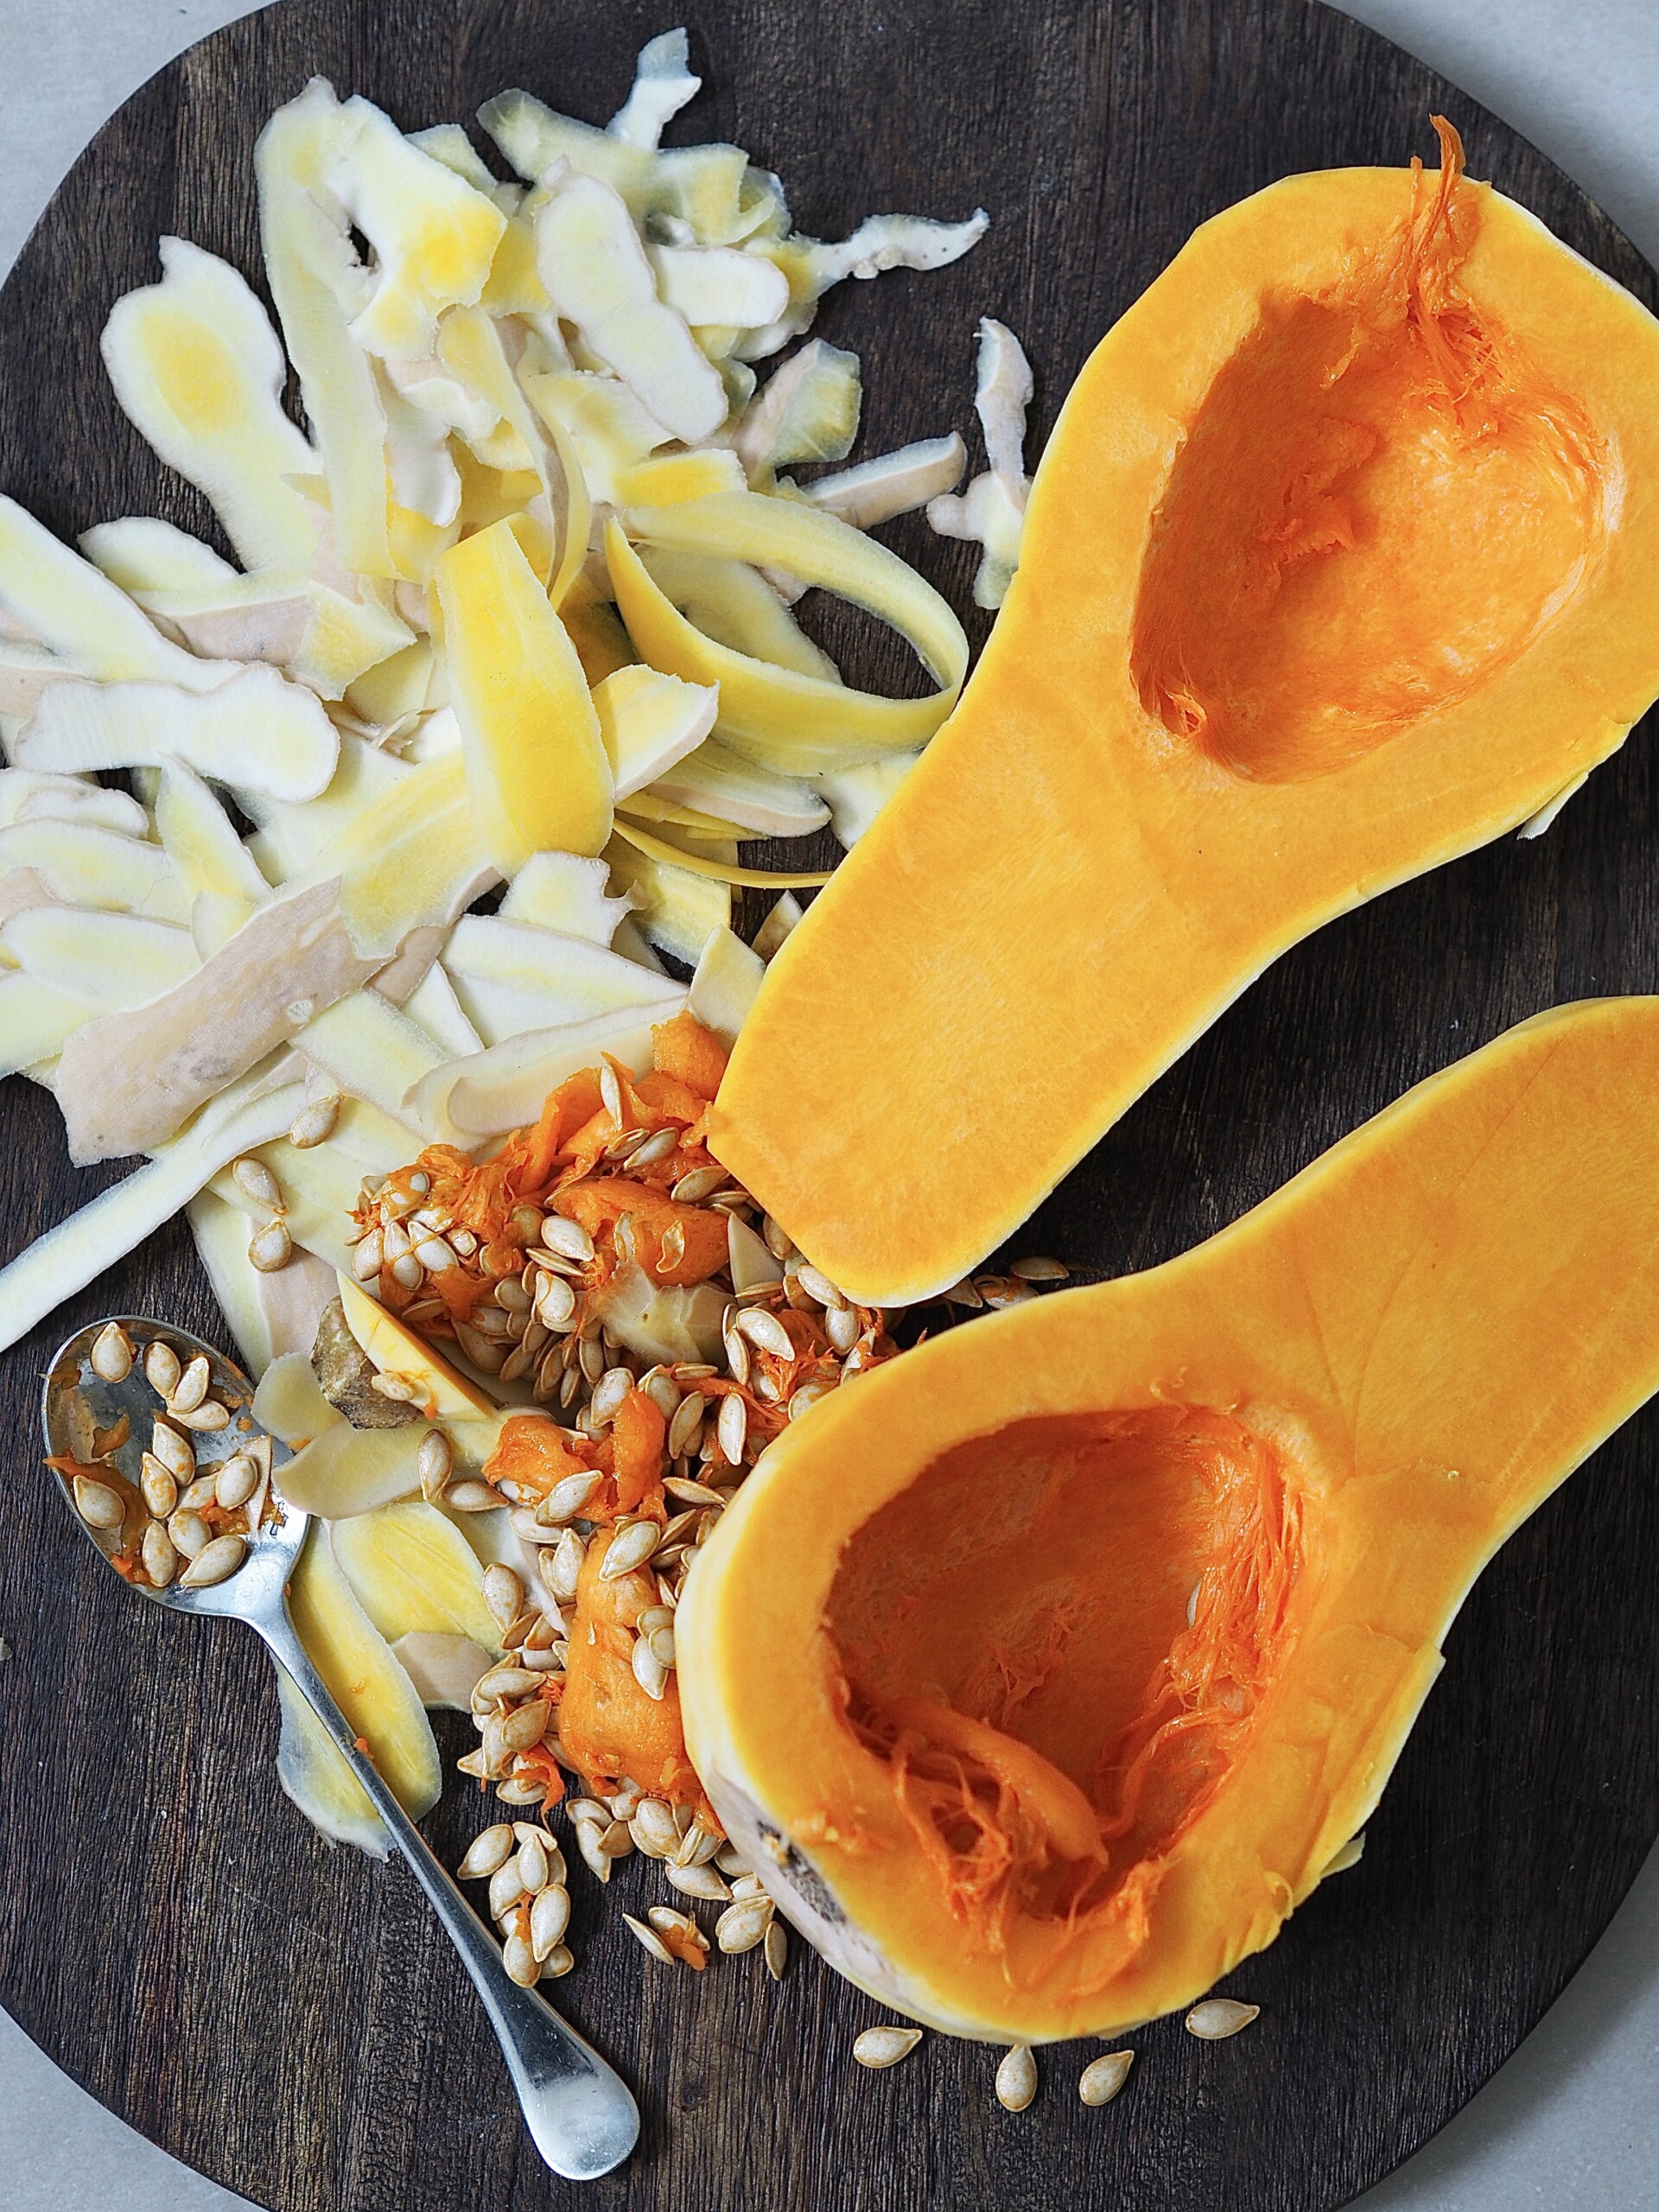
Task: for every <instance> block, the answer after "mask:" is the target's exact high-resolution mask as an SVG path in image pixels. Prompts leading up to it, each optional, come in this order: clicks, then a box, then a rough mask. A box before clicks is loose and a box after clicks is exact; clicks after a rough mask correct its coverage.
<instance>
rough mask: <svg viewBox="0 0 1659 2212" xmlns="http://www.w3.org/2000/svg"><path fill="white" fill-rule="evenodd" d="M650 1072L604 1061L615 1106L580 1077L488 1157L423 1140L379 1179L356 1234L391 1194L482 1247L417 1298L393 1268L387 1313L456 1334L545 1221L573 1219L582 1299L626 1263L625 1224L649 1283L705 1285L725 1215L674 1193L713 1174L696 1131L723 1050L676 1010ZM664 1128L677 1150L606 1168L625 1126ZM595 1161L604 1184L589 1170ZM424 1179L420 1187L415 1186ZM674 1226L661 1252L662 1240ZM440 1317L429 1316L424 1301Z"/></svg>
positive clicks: (519, 1263)
mask: <svg viewBox="0 0 1659 2212" xmlns="http://www.w3.org/2000/svg"><path fill="white" fill-rule="evenodd" d="M652 1046H653V1057H654V1059H655V1065H654V1066H653V1067H652V1070H651V1071H650V1072H648V1073H647V1074H645V1075H642V1076H634V1075H632V1074H631V1073H630V1072H629V1071H628V1070H627V1069H626V1068H625V1067H624V1066H622V1065H621V1064H620V1062H619V1061H616V1060H608V1059H607V1065H608V1066H609V1069H610V1071H611V1074H612V1077H613V1078H614V1083H615V1097H616V1102H617V1107H618V1108H619V1109H620V1112H619V1111H613V1109H612V1108H611V1107H610V1106H608V1105H607V1103H605V1092H604V1088H603V1085H602V1084H601V1074H600V1071H599V1070H598V1069H597V1068H584V1069H582V1071H581V1072H580V1073H578V1074H576V1075H573V1076H571V1077H569V1079H568V1081H566V1082H564V1083H563V1084H560V1086H559V1088H558V1089H557V1090H555V1091H553V1092H551V1093H550V1095H549V1096H548V1099H547V1103H546V1104H545V1105H544V1106H543V1109H542V1112H541V1115H540V1116H539V1118H538V1119H537V1121H536V1122H534V1123H533V1124H532V1126H531V1127H530V1128H524V1129H519V1130H518V1131H516V1132H515V1133H514V1134H513V1135H512V1136H511V1137H509V1138H508V1139H507V1141H506V1142H505V1144H504V1145H503V1146H502V1147H501V1148H500V1149H499V1152H497V1153H496V1154H495V1155H494V1157H493V1159H490V1160H471V1159H469V1158H468V1157H467V1154H465V1153H464V1152H460V1151H458V1150H456V1149H455V1147H454V1146H452V1145H442V1144H440V1145H429V1146H428V1147H427V1148H426V1150H425V1151H424V1152H423V1153H422V1154H421V1155H420V1157H419V1158H418V1159H417V1160H413V1161H411V1162H410V1165H409V1166H406V1167H400V1168H399V1169H398V1170H397V1173H395V1174H392V1175H391V1176H389V1177H388V1178H387V1179H386V1183H385V1185H383V1186H382V1188H381V1189H380V1190H379V1191H378V1192H376V1194H375V1197H374V1199H373V1202H372V1204H370V1205H365V1206H363V1207H361V1208H359V1211H358V1213H357V1215H356V1219H357V1221H358V1223H359V1227H361V1228H363V1229H365V1230H368V1229H371V1228H374V1227H377V1226H378V1222H379V1209H380V1207H381V1205H383V1204H384V1202H385V1198H386V1197H387V1196H388V1194H389V1193H391V1194H400V1195H401V1196H402V1197H403V1198H404V1199H405V1201H406V1210H407V1211H408V1212H410V1213H414V1212H415V1211H417V1209H420V1208H423V1207H435V1208H437V1209H439V1210H440V1211H442V1213H443V1214H445V1215H447V1216H448V1217H449V1218H450V1219H451V1220H452V1221H453V1222H454V1224H457V1225H458V1226H459V1227H461V1228H462V1229H464V1230H468V1231H470V1232H471V1234H472V1236H474V1237H475V1238H476V1239H477V1240H478V1249H476V1251H474V1252H470V1253H463V1254H461V1255H459V1264H458V1265H457V1266H455V1267H453V1268H444V1269H443V1270H442V1272H441V1273H440V1274H435V1275H429V1276H428V1277H427V1278H426V1280H425V1281H424V1282H423V1283H422V1284H421V1285H420V1287H418V1288H417V1289H410V1288H409V1287H406V1286H404V1284H402V1283H400V1282H399V1281H397V1277H396V1276H395V1275H394V1274H393V1273H392V1271H391V1262H390V1261H388V1262H386V1263H385V1265H384V1266H383V1267H382V1268H381V1270H380V1275H379V1279H378V1283H377V1284H376V1286H375V1289H376V1294H377V1295H378V1297H379V1299H380V1301H381V1303H382V1304H383V1305H385V1306H388V1307H389V1308H390V1309H391V1311H392V1312H393V1313H399V1314H404V1315H405V1316H407V1317H409V1318H410V1319H411V1321H412V1324H413V1325H415V1326H416V1327H417V1328H419V1329H420V1331H421V1332H422V1333H423V1335H426V1336H429V1337H433V1338H454V1334H455V1325H456V1324H457V1323H458V1322H459V1323H460V1324H461V1326H463V1327H465V1326H466V1325H467V1322H468V1320H469V1319H470V1317H471V1315H472V1312H473V1309H474V1306H477V1305H479V1304H480V1303H481V1302H482V1301H483V1300H486V1299H487V1298H489V1297H491V1296H492V1295H493V1293H494V1289H495V1286H496V1284H497V1283H498V1282H499V1281H500V1280H501V1279H502V1277H503V1276H504V1275H516V1274H519V1273H520V1272H521V1270H522V1269H523V1268H524V1255H525V1253H526V1251H527V1250H528V1249H530V1248H531V1246H532V1245H533V1244H534V1243H535V1242H536V1235H537V1227H538V1224H539V1222H540V1218H541V1217H542V1216H543V1214H545V1213H548V1212H550V1211H551V1212H557V1213H562V1214H563V1215H565V1216H566V1217H567V1218H569V1219H570V1220H572V1221H579V1222H581V1223H582V1225H583V1226H584V1227H585V1228H586V1229H587V1230H588V1233H589V1235H590V1236H592V1237H593V1239H594V1246H595V1248H596V1249H595V1252H594V1260H593V1262H592V1263H591V1265H590V1266H589V1267H588V1268H587V1269H586V1270H585V1273H584V1276H583V1279H582V1286H581V1287H582V1296H583V1297H586V1296H587V1295H588V1294H594V1293H597V1292H600V1291H601V1290H602V1289H603V1288H604V1287H605V1285H606V1284H607V1282H608V1281H609V1280H610V1278H611V1275H612V1274H613V1272H614V1270H615V1268H616V1267H617V1265H618V1264H619V1262H620V1260H621V1259H622V1257H623V1256H624V1255H623V1252H622V1248H621V1245H620V1243H619V1241H618V1230H619V1225H620V1223H621V1221H622V1219H623V1217H625V1216H632V1217H633V1218H634V1220H635V1221H636V1222H637V1224H639V1236H638V1238H637V1248H638V1249H637V1251H636V1254H635V1256H637V1257H638V1258H639V1262H640V1264H641V1265H642V1266H644V1267H645V1268H646V1269H647V1271H648V1272H649V1273H651V1274H652V1278H653V1280H654V1281H657V1282H658V1283H664V1284H667V1283H686V1284H690V1283H696V1282H701V1281H703V1280H704V1279H705V1278H706V1277H707V1276H709V1274H713V1273H714V1272H715V1270H716V1269H717V1268H721V1267H723V1266H724V1265H725V1263H726V1259H727V1230H726V1223H725V1218H724V1217H723V1216H722V1215H720V1214H717V1213H710V1212H709V1211H707V1210H706V1209H700V1208H695V1207H687V1206H682V1205H677V1204H676V1203H675V1202H674V1200H672V1199H671V1198H670V1197H669V1195H668V1194H669V1192H670V1191H671V1189H672V1188H673V1186H674V1185H675V1184H676V1183H677V1182H678V1181H679V1179H681V1177H682V1176H683V1175H689V1174H690V1173H691V1172H692V1170H693V1169H695V1168H698V1167H708V1166H712V1165H713V1160H712V1156H711V1154H709V1151H708V1149H707V1147H706V1146H705V1144H704V1142H703V1122H704V1118H705V1116H706V1114H707V1111H708V1105H709V1098H710V1097H712V1096H713V1090H709V1091H708V1092H703V1091H701V1090H697V1089H696V1087H695V1085H694V1084H693V1083H692V1081H691V1080H690V1078H691V1077H696V1080H697V1081H699V1082H709V1083H711V1084H714V1085H715V1087H718V1084H719V1081H720V1076H721V1071H722V1070H723V1069H724V1067H725V1065H726V1054H725V1052H724V1050H723V1048H722V1047H721V1043H720V1040H719V1039H718V1038H716V1037H715V1036H713V1035H711V1034H710V1033H709V1031H708V1030H706V1029H704V1028H703V1027H702V1026H701V1024H700V1023H698V1022H696V1021H695V1020H692V1018H691V1016H690V1014H684V1013H681V1014H677V1015H676V1016H675V1017H674V1020H672V1021H671V1022H664V1024H663V1025H662V1026H661V1027H659V1028H657V1029H655V1030H653V1031H652ZM667 1128H671V1129H673V1130H675V1132H676V1133H677V1142H676V1144H675V1147H674V1149H673V1150H672V1151H671V1152H670V1153H669V1154H666V1155H665V1156H664V1158H662V1159H660V1160H652V1161H648V1162H647V1163H646V1165H645V1166H643V1167H638V1168H636V1167H633V1166H629V1165H626V1164H617V1163H606V1160H605V1155H606V1154H607V1151H608V1150H609V1148H610V1147H612V1146H613V1145H619V1146H620V1143H621V1141H622V1139H623V1137H624V1136H625V1135H626V1133H628V1132H630V1131H642V1132H646V1133H651V1134H654V1133H655V1132H656V1131H658V1130H659V1129H667ZM601 1164H604V1165H605V1166H606V1172H605V1173H603V1174H602V1175H596V1174H595V1173H594V1171H595V1170H596V1169H597V1168H599V1167H600V1166H601ZM416 1177H419V1178H422V1179H423V1180H422V1181H420V1182H416V1180H415V1178H416ZM673 1230H677V1232H678V1242H677V1243H676V1241H675V1240H674V1238H673V1237H672V1236H671V1238H670V1243H669V1245H668V1247H667V1249H666V1250H664V1245H663V1241H662V1240H663V1238H664V1236H667V1235H669V1234H670V1232H671V1231H673ZM434 1300H436V1301H438V1302H439V1305H440V1306H441V1308H442V1310H433V1302H434Z"/></svg>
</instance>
